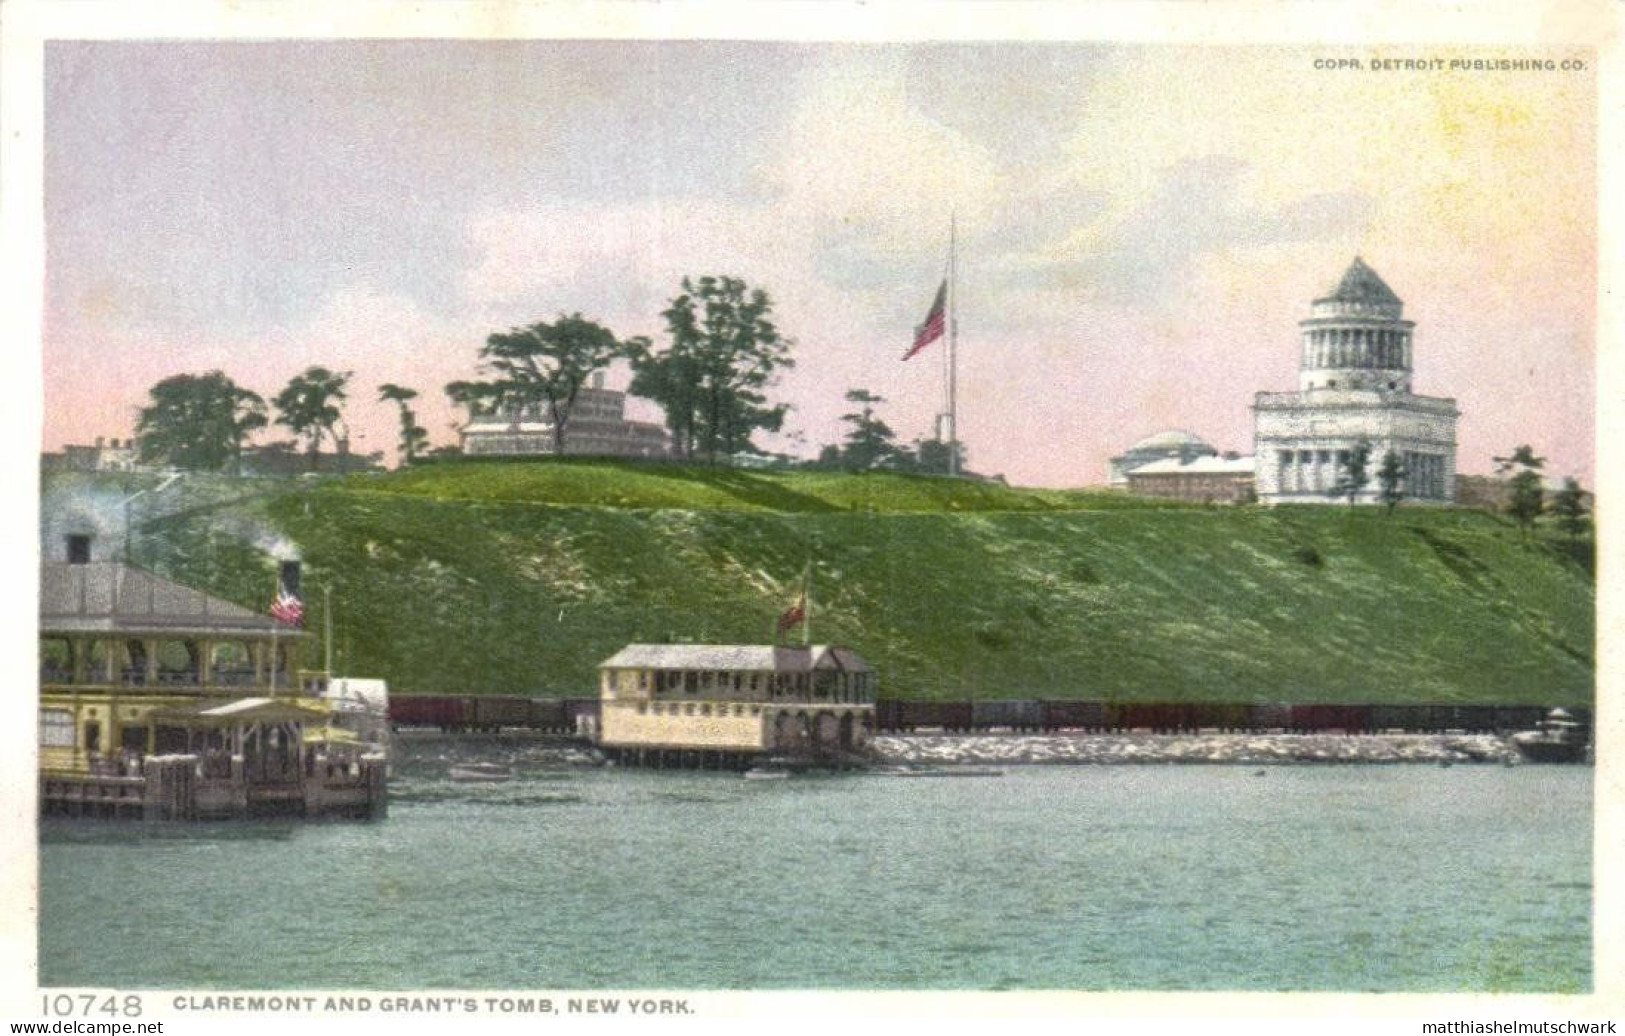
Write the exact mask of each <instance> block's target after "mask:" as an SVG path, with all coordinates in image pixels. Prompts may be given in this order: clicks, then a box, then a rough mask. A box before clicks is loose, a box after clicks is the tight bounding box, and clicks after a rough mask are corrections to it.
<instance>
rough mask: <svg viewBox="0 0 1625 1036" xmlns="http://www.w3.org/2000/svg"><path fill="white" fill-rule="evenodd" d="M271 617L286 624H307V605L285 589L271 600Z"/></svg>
mask: <svg viewBox="0 0 1625 1036" xmlns="http://www.w3.org/2000/svg"><path fill="white" fill-rule="evenodd" d="M271 618H273V619H275V620H276V621H278V622H280V623H282V624H283V625H284V626H303V625H304V624H305V605H304V602H303V601H301V600H299V598H298V597H297V596H296V595H294V594H291V593H289V592H288V591H287V590H283V591H281V592H279V593H278V594H277V595H276V600H274V601H272V602H271Z"/></svg>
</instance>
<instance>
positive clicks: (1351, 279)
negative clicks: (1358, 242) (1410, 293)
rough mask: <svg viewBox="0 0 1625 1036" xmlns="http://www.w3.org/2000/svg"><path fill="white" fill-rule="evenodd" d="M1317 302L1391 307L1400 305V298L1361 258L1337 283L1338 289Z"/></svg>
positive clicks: (1353, 263) (1356, 260) (1350, 265)
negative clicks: (1372, 303) (1366, 303)
mask: <svg viewBox="0 0 1625 1036" xmlns="http://www.w3.org/2000/svg"><path fill="white" fill-rule="evenodd" d="M1315 301H1316V302H1376V303H1382V304H1386V305H1390V306H1397V305H1400V304H1401V303H1400V300H1399V296H1398V295H1395V294H1394V289H1392V288H1390V287H1388V285H1386V284H1384V283H1383V282H1382V278H1381V277H1378V276H1377V271H1375V270H1373V269H1372V268H1371V267H1369V266H1367V265H1366V264H1365V260H1363V259H1361V258H1360V257H1359V256H1355V257H1354V262H1352V263H1350V264H1349V268H1348V272H1346V273H1344V274H1343V279H1342V280H1341V281H1338V282H1337V287H1336V288H1333V289H1332V293H1331V294H1330V295H1327V296H1326V297H1325V298H1320V299H1316V300H1315Z"/></svg>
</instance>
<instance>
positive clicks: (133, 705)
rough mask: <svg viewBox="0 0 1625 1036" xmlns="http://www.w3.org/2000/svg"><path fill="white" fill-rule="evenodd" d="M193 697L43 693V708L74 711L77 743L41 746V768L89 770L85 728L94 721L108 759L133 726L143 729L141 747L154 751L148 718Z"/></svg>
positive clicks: (56, 771) (56, 770)
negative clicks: (125, 733) (69, 745)
mask: <svg viewBox="0 0 1625 1036" xmlns="http://www.w3.org/2000/svg"><path fill="white" fill-rule="evenodd" d="M188 700H190V699H187V698H184V697H178V696H163V697H158V696H151V695H144V696H140V697H134V698H133V700H132V696H131V695H127V694H121V695H113V694H72V695H66V694H43V695H41V696H40V702H39V707H40V708H41V709H61V710H64V711H67V712H70V713H72V714H73V729H74V744H73V746H72V747H66V746H55V745H40V746H39V767H40V769H41V770H44V771H50V772H53V773H89V772H90V752H89V750H88V749H87V748H86V745H85V730H86V727H87V726H88V725H89V724H91V723H95V724H97V725H98V726H99V727H100V728H101V739H100V747H99V748H98V749H97V752H98V754H100V755H101V756H102V757H104V758H107V757H111V756H116V755H118V752H119V749H120V748H121V747H122V745H123V737H124V729H125V728H126V727H134V728H137V729H139V730H141V731H142V734H143V743H142V747H141V750H142V751H143V752H149V751H151V750H152V744H151V734H150V731H148V730H147V720H148V717H149V716H150V715H151V714H152V712H153V710H155V709H161V708H172V707H174V706H176V705H180V704H183V703H185V702H187V701H188Z"/></svg>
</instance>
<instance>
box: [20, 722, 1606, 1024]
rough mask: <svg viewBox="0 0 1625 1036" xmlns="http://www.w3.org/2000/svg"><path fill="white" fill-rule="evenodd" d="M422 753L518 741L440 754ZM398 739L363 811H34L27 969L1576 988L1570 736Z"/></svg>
mask: <svg viewBox="0 0 1625 1036" xmlns="http://www.w3.org/2000/svg"><path fill="white" fill-rule="evenodd" d="M452 757H458V758H481V757H484V758H501V759H504V760H511V761H515V762H516V763H517V773H516V777H515V779H514V780H512V781H509V782H506V783H501V784H488V785H475V784H464V783H454V782H452V781H451V780H449V779H448V777H447V775H446V767H447V764H448V762H449V761H452ZM550 758H553V757H552V756H550V755H549V754H548V753H546V752H542V751H539V750H535V749H530V748H526V747H524V746H523V745H521V746H519V747H515V746H514V745H512V744H508V743H502V742H486V743H481V742H443V743H440V744H439V745H438V747H437V746H436V745H435V744H434V743H430V742H424V743H419V744H417V745H415V746H410V749H409V752H408V758H407V759H406V760H405V761H404V762H403V763H402V764H401V766H400V768H399V772H398V773H397V776H396V780H395V781H394V783H393V785H392V792H393V799H392V803H391V809H390V814H389V817H388V819H386V820H383V821H380V822H376V823H370V824H361V823H311V824H303V823H287V822H276V823H269V822H267V823H250V824H217V825H207V826H168V825H165V826H154V827H144V826H142V825H138V824H109V823H92V822H79V821H75V822H64V821H52V822H49V823H47V824H45V825H44V826H43V828H42V832H41V847H40V870H41V875H40V883H41V893H40V907H41V915H40V926H39V927H40V981H41V983H42V984H44V985H48V986H113V987H121V988H163V987H168V988H194V989H220V988H236V989H272V988H301V989H309V988H322V989H330V988H357V989H402V988H425V989H437V990H438V989H468V988H480V989H516V990H544V989H555V990H556V989H606V988H617V989H629V988H644V989H655V988H663V989H794V988H819V989H985V990H1002V989H1068V990H1127V989H1136V990H1138V989H1151V990H1196V989H1200V990H1348V991H1380V990H1404V991H1435V990H1437V991H1458V990H1459V991H1485V990H1506V991H1530V990H1538V991H1564V992H1569V991H1582V990H1586V989H1588V988H1590V985H1591V964H1590V960H1591V898H1592V887H1591V795H1592V770H1591V768H1590V767H1562V766H1557V767H1536V766H1524V767H1518V768H1512V769H1508V768H1502V767H1493V766H1455V767H1451V768H1441V767H1434V766H1421V765H1414V766H1323V767H1322V766H1278V767H1269V768H1265V769H1259V768H1254V767H1246V766H1204V765H1191V766H1110V767H1107V766H1029V767H1011V768H1008V769H1006V770H1005V771H1004V774H1003V776H998V777H992V776H989V777H964V778H958V779H928V778H925V779H922V778H898V777H883V776H873V775H852V774H842V775H829V776H820V777H812V776H797V777H794V778H791V779H789V780H782V781H750V780H744V779H741V778H740V777H739V776H737V775H732V774H722V773H681V772H671V771H667V772H659V773H656V772H640V771H632V770H616V769H594V768H582V767H574V768H572V767H566V766H562V765H559V764H558V763H557V762H549V761H548V760H549V759H550Z"/></svg>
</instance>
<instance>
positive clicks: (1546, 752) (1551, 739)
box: [1512, 709, 1587, 763]
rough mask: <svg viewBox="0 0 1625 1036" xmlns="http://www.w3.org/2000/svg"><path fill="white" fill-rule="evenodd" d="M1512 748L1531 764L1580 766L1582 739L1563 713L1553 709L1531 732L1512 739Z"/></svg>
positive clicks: (1583, 755)
mask: <svg viewBox="0 0 1625 1036" xmlns="http://www.w3.org/2000/svg"><path fill="white" fill-rule="evenodd" d="M1512 744H1513V745H1514V746H1515V747H1516V748H1517V749H1518V751H1519V752H1521V753H1522V754H1523V756H1524V758H1525V759H1528V760H1529V761H1530V762H1532V763H1583V762H1585V760H1586V748H1587V745H1586V735H1585V732H1584V731H1583V730H1582V729H1581V727H1580V724H1578V723H1576V722H1575V721H1574V717H1573V716H1571V715H1569V712H1568V710H1567V709H1553V710H1552V711H1551V712H1550V713H1548V714H1547V716H1546V718H1545V719H1543V720H1541V721H1540V725H1539V727H1538V728H1537V729H1535V730H1526V731H1523V732H1522V733H1519V734H1514V735H1512Z"/></svg>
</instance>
